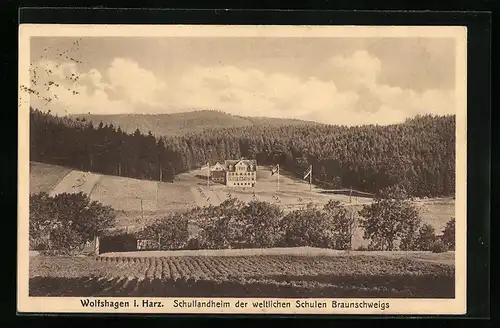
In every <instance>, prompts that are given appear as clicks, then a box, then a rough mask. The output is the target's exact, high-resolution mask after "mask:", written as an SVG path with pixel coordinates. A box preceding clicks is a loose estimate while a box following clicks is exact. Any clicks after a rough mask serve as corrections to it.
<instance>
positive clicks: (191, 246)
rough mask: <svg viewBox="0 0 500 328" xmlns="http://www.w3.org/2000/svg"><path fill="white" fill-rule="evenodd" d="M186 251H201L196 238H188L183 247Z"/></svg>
mask: <svg viewBox="0 0 500 328" xmlns="http://www.w3.org/2000/svg"><path fill="white" fill-rule="evenodd" d="M185 249H187V250H198V249H201V243H200V240H199V239H198V238H190V239H189V240H188V242H187V245H186V247H185Z"/></svg>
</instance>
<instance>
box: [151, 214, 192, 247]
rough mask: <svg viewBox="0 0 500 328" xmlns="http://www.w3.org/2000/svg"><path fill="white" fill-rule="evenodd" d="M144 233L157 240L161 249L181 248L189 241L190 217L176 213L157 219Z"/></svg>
mask: <svg viewBox="0 0 500 328" xmlns="http://www.w3.org/2000/svg"><path fill="white" fill-rule="evenodd" d="M142 234H143V235H144V236H146V238H148V239H152V240H155V241H156V240H157V241H158V245H159V249H160V250H176V249H181V248H184V247H185V246H186V245H187V243H188V238H189V232H188V219H187V217H186V216H185V215H184V214H182V213H175V214H172V215H170V216H166V217H163V218H161V219H159V220H157V221H155V222H154V223H153V224H151V225H150V226H148V227H147V228H146V229H145V230H144V231H143V232H142Z"/></svg>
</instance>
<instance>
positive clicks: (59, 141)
mask: <svg viewBox="0 0 500 328" xmlns="http://www.w3.org/2000/svg"><path fill="white" fill-rule="evenodd" d="M30 124H31V138H30V140H31V149H30V153H31V158H30V160H32V161H39V162H44V163H51V164H58V165H64V166H69V167H73V168H76V169H82V170H89V171H94V172H100V173H103V174H112V175H121V176H127V177H134V178H140V179H154V180H157V179H159V176H160V170H161V171H162V173H163V174H162V177H163V180H165V181H169V180H172V179H173V178H174V176H175V175H176V174H178V173H181V172H185V171H188V170H191V169H194V168H198V167H199V166H200V165H201V164H202V163H206V162H207V161H210V162H211V163H214V162H215V161H221V160H224V159H227V158H240V157H247V158H256V159H257V161H258V163H259V164H260V165H274V164H277V163H279V164H281V167H282V168H283V169H284V170H287V171H289V172H292V173H295V174H296V175H297V176H298V177H302V173H303V172H304V170H305V169H306V168H307V167H308V165H309V164H312V165H313V180H314V182H315V183H321V182H330V183H331V182H335V183H336V184H337V185H340V186H342V187H353V188H355V189H358V190H361V191H366V192H377V191H378V190H380V189H382V188H385V187H387V186H389V185H394V184H399V185H403V186H405V188H406V189H407V190H408V191H409V192H410V193H411V194H412V195H414V196H419V197H422V196H450V195H453V194H454V192H455V117H454V116H419V117H416V118H414V119H411V120H407V121H406V122H404V123H401V124H397V125H389V126H375V125H367V126H358V127H345V126H329V125H320V124H317V125H303V124H299V125H293V124H292V125H281V126H272V125H251V126H243V127H230V128H222V129H209V130H204V131H201V132H190V133H186V134H184V135H182V136H173V137H161V138H157V137H155V136H154V135H153V134H151V133H149V134H143V133H141V132H140V131H139V130H136V131H135V132H134V133H132V134H130V133H126V132H124V131H122V130H121V128H116V127H115V126H113V125H107V124H102V123H101V124H99V125H94V124H92V123H90V122H76V121H73V120H71V119H69V118H57V117H54V116H52V115H50V114H46V113H42V112H40V111H36V110H32V111H31V121H30Z"/></svg>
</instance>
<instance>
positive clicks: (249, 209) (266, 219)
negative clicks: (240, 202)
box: [232, 200, 282, 248]
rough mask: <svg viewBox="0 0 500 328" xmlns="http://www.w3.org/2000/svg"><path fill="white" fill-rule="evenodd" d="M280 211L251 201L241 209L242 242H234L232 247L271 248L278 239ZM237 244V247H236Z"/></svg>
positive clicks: (266, 204)
mask: <svg viewBox="0 0 500 328" xmlns="http://www.w3.org/2000/svg"><path fill="white" fill-rule="evenodd" d="M281 216H282V211H281V209H280V208H279V206H277V205H275V204H270V203H268V202H262V201H256V200H253V201H251V202H249V203H248V204H246V205H245V206H244V207H243V208H242V209H241V216H240V217H239V218H238V219H239V220H241V226H242V229H243V231H242V232H243V233H242V235H241V237H242V240H235V241H233V243H234V244H235V245H232V246H233V247H240V248H241V247H245V248H248V247H256V248H263V247H271V246H274V245H275V244H276V242H277V240H278V238H279V235H278V234H279V223H280V219H281ZM236 244H237V245H236Z"/></svg>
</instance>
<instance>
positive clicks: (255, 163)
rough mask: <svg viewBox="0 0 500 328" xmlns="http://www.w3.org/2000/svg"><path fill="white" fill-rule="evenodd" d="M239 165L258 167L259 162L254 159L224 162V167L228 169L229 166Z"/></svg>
mask: <svg viewBox="0 0 500 328" xmlns="http://www.w3.org/2000/svg"><path fill="white" fill-rule="evenodd" d="M238 163H242V164H245V165H247V166H249V165H255V166H257V161H256V160H254V159H228V160H225V161H224V166H225V167H226V168H227V167H228V166H229V165H236V164H238Z"/></svg>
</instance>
